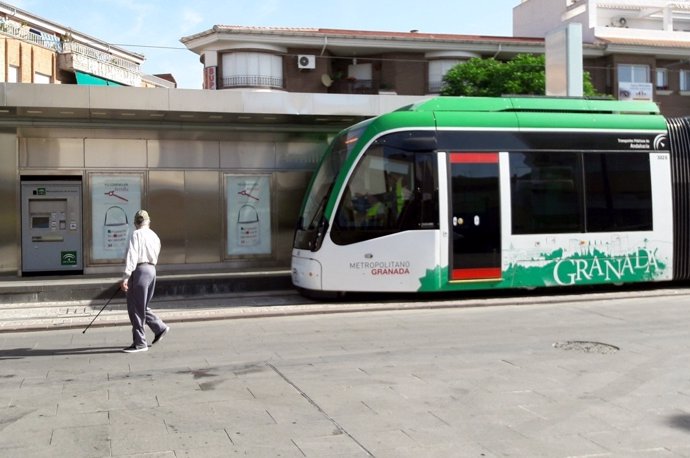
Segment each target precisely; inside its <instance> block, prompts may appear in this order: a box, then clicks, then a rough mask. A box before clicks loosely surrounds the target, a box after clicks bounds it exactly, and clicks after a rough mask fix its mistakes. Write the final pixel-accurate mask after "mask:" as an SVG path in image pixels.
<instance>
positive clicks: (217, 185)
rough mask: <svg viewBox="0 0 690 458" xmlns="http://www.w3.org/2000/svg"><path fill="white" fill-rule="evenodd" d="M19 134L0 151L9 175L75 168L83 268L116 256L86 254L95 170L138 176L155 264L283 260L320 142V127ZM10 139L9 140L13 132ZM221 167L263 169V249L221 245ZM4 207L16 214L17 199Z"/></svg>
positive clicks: (116, 266) (103, 268) (225, 265)
mask: <svg viewBox="0 0 690 458" xmlns="http://www.w3.org/2000/svg"><path fill="white" fill-rule="evenodd" d="M19 135H20V137H19V154H18V157H19V161H18V164H17V159H16V158H17V154H16V148H13V149H12V150H11V151H8V152H3V154H4V155H5V156H6V157H7V158H10V159H11V161H3V164H5V163H7V164H11V165H12V167H11V169H12V170H11V169H10V167H7V168H6V169H3V173H5V174H7V175H10V174H11V175H12V176H13V177H16V174H15V172H13V171H16V170H17V168H18V170H19V172H20V174H21V175H43V174H50V175H55V174H57V175H60V174H75V173H76V174H81V175H82V176H83V182H84V212H83V222H84V227H85V240H84V250H85V257H84V258H85V260H86V263H85V264H86V265H85V273H96V272H110V271H119V270H120V269H121V261H120V260H113V261H103V260H95V259H93V256H92V254H93V253H92V241H93V237H94V233H93V232H95V231H96V230H99V228H95V226H94V228H92V227H91V226H92V224H91V221H92V209H91V200H92V197H91V196H92V194H91V176H92V174H103V173H115V174H123V173H124V174H133V175H135V176H137V175H138V176H141V177H142V183H143V190H142V206H143V207H144V208H146V209H147V210H148V211H149V213H150V214H151V219H152V227H153V228H154V229H155V230H156V231H157V232H158V234H159V236H160V237H161V240H162V243H163V246H164V249H163V251H162V253H161V258H160V266H161V269H163V270H166V269H167V270H179V269H201V268H203V269H239V270H247V269H251V268H270V267H280V268H287V267H288V266H289V264H290V257H291V247H292V236H293V231H294V225H295V222H296V220H297V215H298V212H299V209H300V206H301V201H302V196H303V195H304V192H305V190H306V186H307V184H308V181H309V179H310V177H311V173H312V170H313V169H314V167H315V166H316V163H317V161H318V159H319V158H320V156H321V154H322V152H323V150H324V149H325V147H326V142H327V134H325V133H324V134H312V133H289V132H288V133H272V134H269V133H256V132H235V133H228V132H222V131H220V132H193V133H180V132H161V131H126V130H105V129H93V130H90V129H65V128H57V129H49V128H24V129H21V130H20V134H19ZM11 139H12V141H14V142H16V140H15V136H11ZM0 142H2V137H0ZM1 144H2V143H0V145H1ZM5 156H3V157H5ZM17 165H18V167H17ZM228 175H233V176H234V175H240V176H245V175H249V176H256V175H260V176H267V177H268V178H269V181H270V187H271V196H270V206H271V242H270V247H271V250H270V253H268V254H262V255H253V254H243V255H239V254H235V253H232V252H228V247H227V246H226V240H225V239H226V233H227V232H226V231H227V228H228V224H230V223H232V221H230V222H229V217H228V216H227V215H226V208H227V207H226V196H228V192H230V193H231V191H229V190H226V189H225V178H226V176H228ZM8 181H9V180H8ZM5 182H6V181H5V180H3V183H5ZM13 182H14V181H13ZM14 186H15V185H14V184H13V185H12V189H9V187H7V186H6V187H5V188H6V189H2V190H0V197H2V198H3V199H5V196H8V197H10V199H8V200H9V201H16V200H17V197H16V195H14V194H13V193H14ZM11 212H12V214H15V215H16V214H18V211H17V210H16V208H13V209H12V210H11ZM2 221H3V222H2V224H4V226H3V227H0V231H5V232H6V233H7V235H8V237H3V239H2V240H11V241H12V243H11V244H8V245H7V246H5V247H4V250H5V251H7V253H8V254H10V255H11V254H12V250H13V249H14V250H15V256H13V258H15V259H16V245H17V240H18V238H17V237H18V234H17V233H16V219H15V220H14V223H12V218H8V219H3V220H2ZM8 221H9V222H8ZM100 230H102V228H100ZM6 257H7V256H6ZM10 257H12V256H10ZM16 269H18V266H17V265H16V263H14V264H7V265H2V266H1V267H0V270H4V271H12V270H16Z"/></svg>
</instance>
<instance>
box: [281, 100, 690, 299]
mask: <svg viewBox="0 0 690 458" xmlns="http://www.w3.org/2000/svg"><path fill="white" fill-rule="evenodd" d="M688 143H689V142H688V127H687V122H686V121H685V120H684V119H676V120H666V119H665V118H664V117H663V116H662V115H661V114H660V113H659V111H658V107H657V106H656V105H655V104H654V103H646V102H620V101H607V100H585V99H563V98H455V97H438V98H434V99H431V100H428V101H425V102H421V103H419V104H415V105H411V106H408V107H404V108H401V109H400V110H397V111H395V112H392V113H388V114H385V115H382V116H379V117H377V118H374V119H370V120H367V121H364V122H362V123H359V124H357V125H355V126H352V127H350V128H348V129H346V130H345V131H343V132H341V133H340V134H339V135H338V136H337V137H336V138H335V139H334V140H333V142H332V143H331V145H330V146H329V148H328V150H327V151H326V153H325V155H324V157H323V159H322V161H321V163H320V165H319V167H318V169H317V171H316V173H315V175H314V177H313V179H312V183H311V185H310V187H309V189H308V192H307V195H306V197H305V201H304V203H303V207H302V212H301V216H300V218H299V221H298V226H297V230H296V233H295V238H294V247H293V253H292V279H293V283H294V284H295V286H297V287H298V288H300V289H303V290H307V291H333V292H343V291H360V292H394V291H401V292H414V291H419V292H428V291H454V290H465V289H489V288H535V287H544V286H569V285H585V284H605V283H628V282H647V281H668V280H676V279H686V278H688V277H689V276H690V269H689V268H688V258H689V257H690V253H689V252H688V250H689V249H690V247H689V245H688V235H687V232H688V229H689V228H688V223H689V222H690V205H689V204H688V202H687V201H688V198H689V197H688V196H690V194H689V193H690V191H689V190H688V180H690V161H689V160H688V158H687V149H688V148H689V146H688Z"/></svg>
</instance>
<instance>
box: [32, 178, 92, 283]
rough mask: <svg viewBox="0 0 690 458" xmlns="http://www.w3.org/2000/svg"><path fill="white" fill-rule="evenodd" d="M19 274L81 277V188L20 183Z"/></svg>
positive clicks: (59, 183) (73, 183) (70, 184)
mask: <svg viewBox="0 0 690 458" xmlns="http://www.w3.org/2000/svg"><path fill="white" fill-rule="evenodd" d="M21 199H22V272H23V273H24V274H32V273H33V274H38V273H82V272H83V271H84V256H83V249H82V225H81V222H82V205H81V200H82V184H81V181H74V180H64V181H63V180H59V181H57V180H45V181H38V180H35V181H34V180H31V181H28V180H27V181H24V180H22V182H21Z"/></svg>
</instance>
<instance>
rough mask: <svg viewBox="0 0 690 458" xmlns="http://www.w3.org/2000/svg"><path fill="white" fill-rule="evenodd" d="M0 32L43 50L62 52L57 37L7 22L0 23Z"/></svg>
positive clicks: (60, 43)
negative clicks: (40, 47)
mask: <svg viewBox="0 0 690 458" xmlns="http://www.w3.org/2000/svg"><path fill="white" fill-rule="evenodd" d="M0 32H2V33H3V34H5V35H9V36H11V37H14V38H18V39H20V40H23V41H27V42H29V43H33V44H36V45H39V46H43V47H44V48H48V49H53V50H55V51H57V52H60V51H61V50H62V42H61V41H60V38H58V36H57V35H53V34H51V33H47V32H42V31H38V30H35V29H31V28H29V27H26V26H21V25H19V24H16V23H14V22H10V21H7V20H5V21H4V22H0Z"/></svg>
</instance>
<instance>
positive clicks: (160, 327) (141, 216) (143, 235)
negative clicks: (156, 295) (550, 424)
mask: <svg viewBox="0 0 690 458" xmlns="http://www.w3.org/2000/svg"><path fill="white" fill-rule="evenodd" d="M150 224H151V219H150V218H149V214H148V212H147V211H146V210H139V211H138V212H137V213H136V215H134V226H135V228H136V229H135V230H134V232H132V235H131V236H130V237H129V244H128V246H127V253H126V254H125V273H124V277H123V278H122V284H121V288H122V290H123V291H124V292H125V293H127V313H128V314H129V321H130V322H131V323H132V345H130V346H129V347H127V348H125V349H123V350H122V351H124V352H125V353H135V352H140V351H147V350H148V349H149V347H148V345H147V344H146V329H145V328H144V325H148V327H149V328H151V330H152V331H153V332H154V338H153V342H151V345H153V344H155V343H156V342H158V341H159V340H161V338H163V336H165V335H166V334H167V333H168V331H170V327H168V326H167V325H166V324H165V323H164V322H163V320H161V319H160V318H158V317H157V316H156V315H155V314H154V313H153V312H152V311H151V309H150V308H149V301H151V298H152V297H153V290H154V288H155V286H156V264H157V263H158V255H159V253H160V251H161V241H160V239H159V238H158V235H156V233H155V232H153V230H151V228H150V227H149V225H150Z"/></svg>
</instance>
